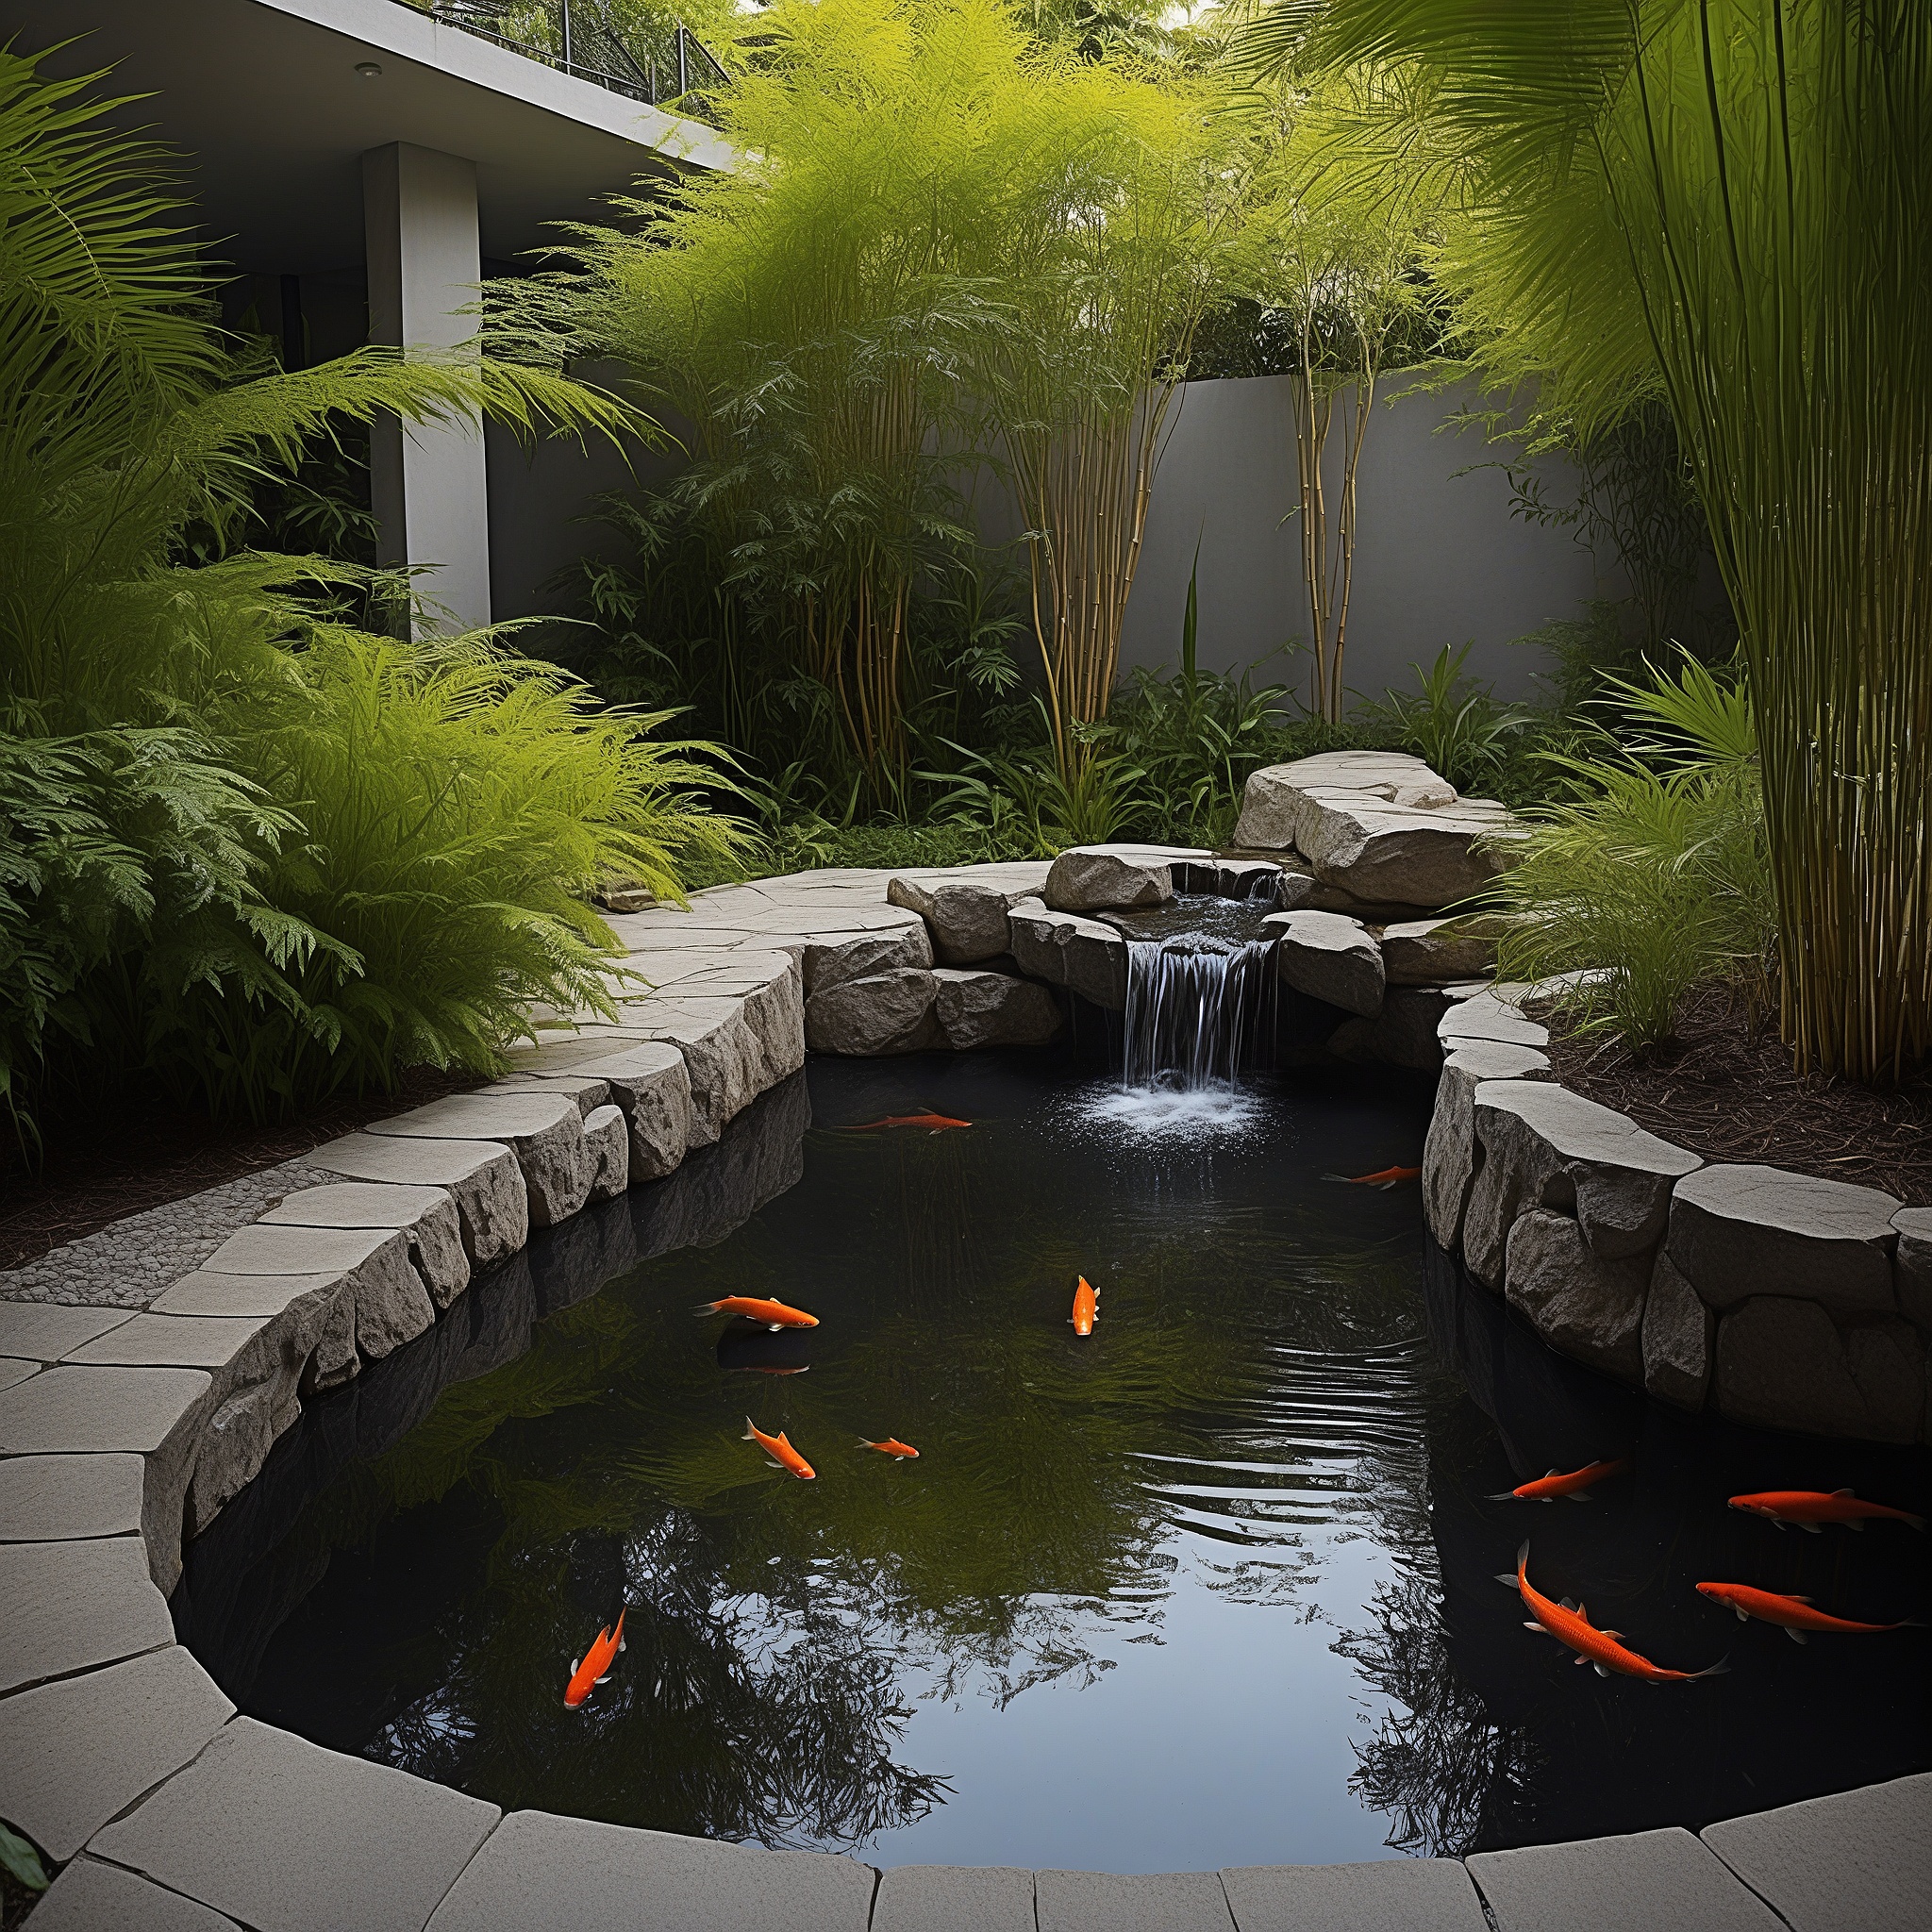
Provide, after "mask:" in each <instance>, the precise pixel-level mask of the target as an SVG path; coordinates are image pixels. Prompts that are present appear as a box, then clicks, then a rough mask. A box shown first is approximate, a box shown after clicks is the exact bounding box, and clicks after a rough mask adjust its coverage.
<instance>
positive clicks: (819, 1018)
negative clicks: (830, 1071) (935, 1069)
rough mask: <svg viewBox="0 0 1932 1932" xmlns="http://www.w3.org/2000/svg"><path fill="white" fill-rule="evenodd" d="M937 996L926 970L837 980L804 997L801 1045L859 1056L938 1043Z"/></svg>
mask: <svg viewBox="0 0 1932 1932" xmlns="http://www.w3.org/2000/svg"><path fill="white" fill-rule="evenodd" d="M938 996H939V983H938V981H937V980H936V979H935V978H934V976H933V974H932V973H931V972H930V970H924V971H923V970H921V969H919V968H916V967H910V966H901V967H897V968H895V969H893V970H892V971H891V972H888V973H875V974H869V975H867V976H866V977H864V978H862V979H845V980H841V981H840V982H839V983H838V984H837V985H835V986H830V987H827V988H826V989H825V990H824V991H822V992H815V993H813V994H812V996H811V997H810V998H809V999H808V1000H807V1001H806V1003H805V1042H806V1045H807V1046H808V1047H809V1048H810V1050H811V1051H812V1052H813V1053H832V1054H842V1055H846V1056H850V1057H857V1058H874V1057H875V1056H878V1055H881V1054H894V1053H918V1052H920V1051H922V1050H923V1049H924V1048H926V1047H929V1046H937V1045H938V1044H939V1025H938V1022H937V1020H936V1018H935V1016H934V1011H933V1008H934V1004H935V1002H936V1000H937V998H938Z"/></svg>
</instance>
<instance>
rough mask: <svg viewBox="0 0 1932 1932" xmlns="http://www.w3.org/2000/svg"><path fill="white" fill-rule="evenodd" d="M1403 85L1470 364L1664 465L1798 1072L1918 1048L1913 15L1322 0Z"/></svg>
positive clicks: (1928, 1002) (1920, 930)
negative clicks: (1733, 623)
mask: <svg viewBox="0 0 1932 1932" xmlns="http://www.w3.org/2000/svg"><path fill="white" fill-rule="evenodd" d="M1317 15H1319V16H1320V18H1319V24H1318V25H1316V26H1315V29H1314V30H1315V32H1316V33H1317V34H1318V36H1320V37H1321V41H1322V44H1324V46H1325V47H1326V48H1327V49H1328V50H1329V51H1330V52H1331V53H1333V54H1336V55H1346V56H1351V57H1360V58H1374V59H1379V60H1384V61H1389V62H1394V63H1406V64H1407V66H1408V67H1409V68H1410V69H1411V70H1412V71H1413V72H1414V73H1415V74H1416V75H1419V76H1420V78H1419V82H1418V88H1419V92H1420V93H1421V94H1423V95H1425V96H1426V100H1427V115H1428V119H1429V124H1430V125H1432V126H1433V127H1434V128H1436V129H1437V130H1438V131H1439V132H1443V133H1445V134H1446V138H1447V145H1448V147H1449V149H1450V150H1451V151H1452V153H1453V154H1454V156H1455V158H1456V171H1455V172H1456V178H1457V188H1458V192H1459V194H1460V198H1461V205H1462V208H1463V210H1464V212H1465V214H1466V216H1467V220H1466V222H1465V223H1464V225H1462V227H1461V229H1460V231H1459V233H1458V234H1457V237H1456V239H1455V240H1454V242H1452V245H1451V246H1450V247H1449V249H1448V250H1447V251H1446V253H1445V256H1444V259H1443V264H1442V266H1443V270H1444V273H1445V274H1446V275H1447V276H1448V277H1449V279H1450V280H1451V281H1452V282H1453V284H1454V285H1455V286H1456V287H1457V289H1458V290H1459V291H1460V292H1461V293H1462V295H1463V297H1464V300H1465V304H1466V313H1467V315H1468V317H1469V319H1470V321H1471V323H1472V325H1473V326H1474V327H1475V328H1476V329H1477V330H1478V331H1479V332H1480V335H1481V340H1482V348H1483V353H1484V355H1485V356H1486V358H1488V360H1489V361H1490V363H1491V367H1492V368H1493V369H1494V370H1495V371H1496V372H1497V373H1498V374H1499V375H1501V376H1503V377H1505V378H1535V379H1537V380H1539V381H1541V382H1542V383H1543V384H1544V385H1545V386H1546V391H1545V400H1546V403H1550V404H1552V405H1553V406H1560V407H1561V408H1564V409H1566V410H1567V411H1568V412H1570V413H1571V414H1572V415H1573V416H1574V419H1575V420H1576V422H1577V424H1578V425H1579V426H1580V428H1581V429H1582V430H1583V431H1584V432H1585V433H1586V434H1587V433H1588V432H1589V431H1590V430H1591V428H1592V427H1593V426H1594V425H1598V424H1602V423H1604V422H1607V421H1609V420H1612V419H1614V418H1615V417H1616V416H1617V415H1618V414H1619V413H1620V412H1621V411H1623V410H1624V409H1625V408H1630V407H1632V406H1633V405H1634V404H1635V403H1637V402H1640V401H1641V399H1643V398H1644V397H1646V396H1660V397H1661V398H1662V399H1663V400H1664V401H1665V402H1666V403H1667V404H1668V406H1669V408H1670V410H1671V414H1672V416H1673V419H1674V422H1675V425H1676V428H1677V432H1678V435H1679V436H1680V438H1681V439H1682V441H1683V443H1684V447H1685V449H1686V450H1687V452H1688V453H1689V456H1690V459H1691V466H1692V470H1693V472H1694V475H1695V476H1696V480H1697V485H1698V490H1699V493H1700V495H1701V496H1702V498H1703V501H1704V505H1705V508H1706V510H1707V515H1708V518H1709V521H1710V528H1711V535H1712V540H1713V541H1714V543H1715V546H1716V550H1717V555H1718V561H1719V564H1720V566H1721V568H1722V570H1723V573H1724V581H1725V585H1726V588H1727V589H1728V591H1729V592H1730V595H1731V600H1732V603H1733V606H1734V607H1735V608H1736V611H1737V614H1738V619H1739V623H1740V629H1741V632H1742V639H1743V650H1744V655H1745V661H1746V663H1747V665H1748V668H1749V675H1750V680H1751V688H1752V691H1753V695H1754V697H1755V699H1756V704H1757V723H1758V728H1759V731H1760V733H1761V736H1762V742H1763V754H1762V756H1763V784H1764V799H1765V808H1766V814H1767V824H1768V827H1769V833H1770V841H1771V855H1772V857H1771V863H1772V872H1773V876H1774V881H1775V885H1776V894H1777V908H1778V915H1777V917H1778V960H1777V965H1778V990H1779V999H1780V1005H1781V1011H1782V1022H1783V1029H1784V1035H1785V1038H1786V1040H1787V1041H1789V1042H1790V1045H1791V1046H1792V1048H1793V1050H1794V1052H1795V1054H1796V1056H1797V1058H1798V1061H1799V1063H1800V1065H1801V1066H1807V1067H1818V1068H1821V1069H1824V1070H1827V1071H1838V1072H1843V1073H1848V1074H1855V1075H1858V1076H1861V1077H1866V1078H1872V1077H1879V1076H1885V1075H1890V1074H1896V1073H1897V1072H1898V1071H1899V1070H1900V1069H1901V1068H1903V1067H1904V1066H1906V1065H1907V1064H1909V1063H1911V1062H1914V1061H1917V1060H1919V1059H1920V1058H1923V1057H1924V1056H1925V1055H1926V1054H1927V1052H1928V1051H1932V823H1928V820H1932V767H1928V758H1932V658H1928V654H1927V652H1926V649H1925V642H1924V640H1925V634H1926V626H1927V624H1928V621H1932V305H1928V304H1927V303H1926V302H1925V300H1924V286H1923V283H1924V276H1923V273H1922V266H1921V264H1922V259H1923V250H1924V222H1925V210H1926V208H1927V207H1928V206H1932V12H1928V10H1927V9H1926V8H1924V6H1922V5H1920V4H1918V0H1573V4H1569V5H1566V6H1564V7H1561V8H1551V7H1548V6H1543V5H1540V4H1536V0H1500V4H1499V0H1333V4H1331V5H1329V6H1327V7H1325V8H1316V7H1312V6H1309V5H1307V4H1303V0H1293V4H1292V5H1291V7H1290V8H1287V9H1286V10H1284V11H1283V12H1282V14H1281V16H1280V20H1279V23H1278V25H1279V29H1281V30H1285V31H1293V30H1297V29H1301V28H1305V27H1306V26H1307V25H1308V24H1309V22H1310V21H1311V20H1312V19H1314V18H1315V17H1316V16H1317Z"/></svg>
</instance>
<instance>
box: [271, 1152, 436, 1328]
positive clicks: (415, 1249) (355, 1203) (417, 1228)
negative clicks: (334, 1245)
mask: <svg viewBox="0 0 1932 1932" xmlns="http://www.w3.org/2000/svg"><path fill="white" fill-rule="evenodd" d="M261 1221H262V1223H263V1224H277V1225H286V1226H291V1227H355V1228H381V1227H386V1228H394V1229H397V1230H399V1231H400V1232H401V1233H403V1234H405V1235H406V1236H408V1242H409V1259H410V1260H411V1261H412V1262H413V1263H414V1264H415V1268H416V1272H417V1274H420V1275H422V1277H423V1281H424V1285H425V1287H426V1288H427V1289H428V1290H429V1298H430V1300H431V1301H433V1302H434V1303H435V1304H436V1306H437V1307H439V1308H446V1307H449V1305H450V1303H451V1302H453V1301H455V1300H456V1298H457V1296H458V1295H459V1294H461V1293H462V1291H464V1289H466V1288H468V1287H469V1285H470V1257H469V1256H468V1255H467V1254H465V1253H464V1251H463V1236H462V1226H461V1223H460V1222H459V1220H458V1215H457V1204H456V1202H455V1200H454V1199H453V1198H452V1196H451V1195H450V1193H449V1191H448V1190H447V1189H444V1188H423V1187H394V1186H389V1185H385V1184H384V1183H383V1182H380V1181H336V1182H332V1183H329V1184H325V1186H323V1187H319V1188H304V1189H303V1190H302V1191H301V1192H300V1193H295V1194H291V1195H289V1196H288V1197H287V1199H285V1200H284V1201H282V1202H281V1203H280V1204H279V1205H278V1206H276V1207H274V1208H270V1209H269V1210H268V1212H267V1213H266V1214H264V1215H263V1216H262V1217H261Z"/></svg>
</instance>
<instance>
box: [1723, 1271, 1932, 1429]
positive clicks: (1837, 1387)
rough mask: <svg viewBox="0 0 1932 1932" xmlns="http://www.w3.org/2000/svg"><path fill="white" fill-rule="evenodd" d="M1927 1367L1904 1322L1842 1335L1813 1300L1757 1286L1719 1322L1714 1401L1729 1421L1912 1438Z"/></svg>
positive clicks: (1864, 1326)
mask: <svg viewBox="0 0 1932 1932" xmlns="http://www.w3.org/2000/svg"><path fill="white" fill-rule="evenodd" d="M1716 1401H1717V1407H1718V1408H1719V1410H1720V1412H1721V1413H1722V1414H1724V1416H1725V1417H1727V1418H1728V1419H1729V1420H1730V1421H1732V1422H1737V1423H1750V1424H1756V1425H1757V1426H1759V1427H1762V1428H1772V1429H1799V1430H1802V1431H1804V1432H1805V1433H1806V1434H1807V1435H1814V1436H1863V1437H1867V1438H1870V1439H1871V1440H1873V1441H1881V1442H1912V1441H1917V1440H1918V1438H1919V1435H1920V1432H1921V1429H1922V1426H1923V1423H1924V1346H1923V1344H1922V1343H1921V1342H1920V1341H1919V1339H1918V1337H1917V1334H1916V1333H1915V1332H1914V1330H1913V1329H1912V1327H1911V1325H1910V1324H1908V1323H1906V1322H1900V1321H1897V1320H1893V1321H1890V1322H1886V1321H1879V1322H1877V1323H1873V1324H1860V1325H1858V1326H1857V1327H1854V1328H1853V1329H1851V1330H1850V1331H1849V1333H1848V1334H1845V1335H1840V1332H1839V1330H1838V1328H1837V1326H1836V1325H1835V1324H1834V1323H1833V1322H1832V1319H1831V1317H1830V1316H1829V1315H1828V1314H1826V1313H1825V1311H1824V1309H1823V1308H1822V1307H1819V1305H1818V1304H1817V1303H1816V1302H1815V1301H1811V1300H1808V1299H1803V1298H1801V1297H1799V1296H1796V1295H1753V1296H1751V1297H1750V1298H1749V1299H1747V1300H1745V1301H1742V1302H1740V1303H1739V1304H1737V1305H1736V1306H1735V1307H1733V1308H1731V1310H1730V1311H1729V1312H1728V1313H1727V1314H1725V1316H1724V1319H1723V1320H1722V1321H1721V1322H1720V1323H1719V1324H1718V1331H1717V1375H1716Z"/></svg>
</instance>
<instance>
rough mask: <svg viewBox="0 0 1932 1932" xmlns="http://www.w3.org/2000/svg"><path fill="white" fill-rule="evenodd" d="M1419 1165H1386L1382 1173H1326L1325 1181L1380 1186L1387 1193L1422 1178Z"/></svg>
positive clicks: (1354, 1186)
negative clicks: (1405, 1182) (1406, 1182)
mask: <svg viewBox="0 0 1932 1932" xmlns="http://www.w3.org/2000/svg"><path fill="white" fill-rule="evenodd" d="M1422 1173H1423V1171H1422V1169H1421V1168H1419V1167H1385V1168H1384V1169H1383V1170H1382V1171H1381V1173H1380V1174H1324V1175H1323V1176H1322V1178H1323V1179H1324V1181H1340V1182H1341V1184H1342V1185H1343V1186H1344V1187H1350V1188H1380V1189H1381V1190H1382V1191H1383V1192H1384V1193H1385V1194H1386V1193H1387V1192H1388V1191H1389V1190H1390V1189H1391V1188H1399V1187H1400V1186H1401V1185H1402V1183H1403V1182H1404V1181H1414V1180H1420V1179H1421V1178H1422Z"/></svg>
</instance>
